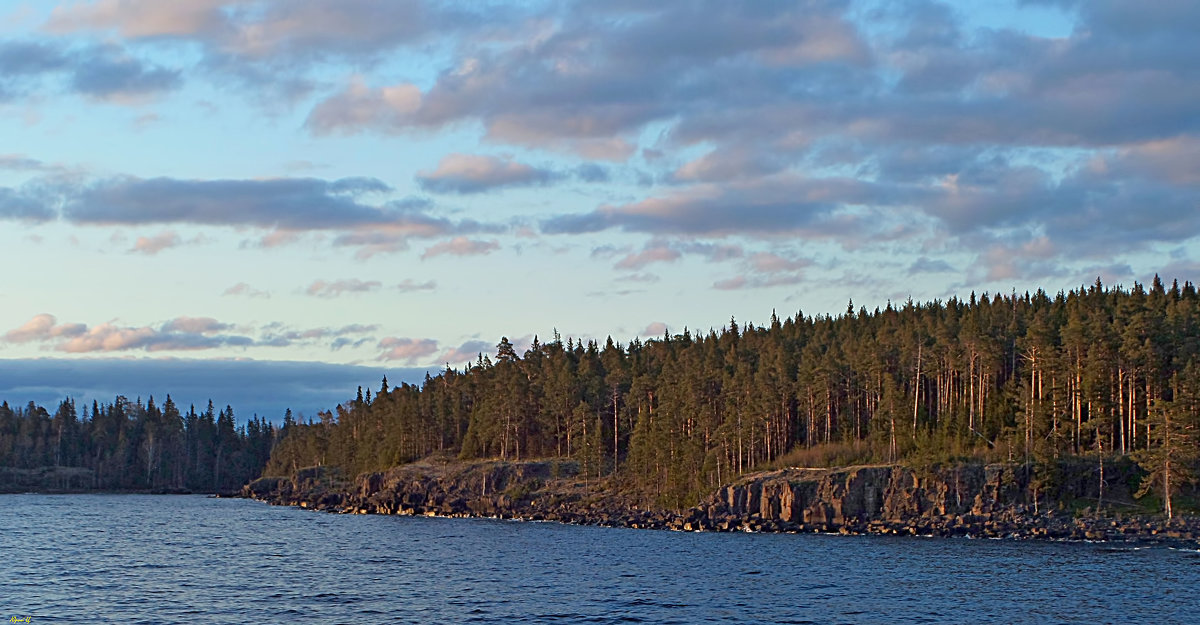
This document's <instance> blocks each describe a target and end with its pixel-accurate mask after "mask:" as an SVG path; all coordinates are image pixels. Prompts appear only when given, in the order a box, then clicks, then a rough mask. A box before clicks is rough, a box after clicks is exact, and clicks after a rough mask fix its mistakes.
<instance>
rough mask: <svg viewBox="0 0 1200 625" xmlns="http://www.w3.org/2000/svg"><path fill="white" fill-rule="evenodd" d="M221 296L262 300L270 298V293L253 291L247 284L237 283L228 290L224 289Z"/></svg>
mask: <svg viewBox="0 0 1200 625" xmlns="http://www.w3.org/2000/svg"><path fill="white" fill-rule="evenodd" d="M221 295H223V296H231V295H233V296H243V297H250V298H259V297H261V298H264V299H269V298H270V297H271V293H270V292H269V291H262V290H258V289H255V288H253V287H251V286H250V285H249V284H246V283H245V282H239V283H237V284H235V285H233V286H231V287H229V288H228V289H225V292H224V293H221Z"/></svg>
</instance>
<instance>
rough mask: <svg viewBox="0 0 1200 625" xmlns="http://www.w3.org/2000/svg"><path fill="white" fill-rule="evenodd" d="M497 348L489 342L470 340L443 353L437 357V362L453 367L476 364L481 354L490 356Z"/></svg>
mask: <svg viewBox="0 0 1200 625" xmlns="http://www.w3.org/2000/svg"><path fill="white" fill-rule="evenodd" d="M495 348H496V346H495V345H494V344H492V343H489V342H487V341H480V340H475V339H473V340H469V341H465V342H464V343H463V344H461V345H459V346H458V347H451V348H448V349H446V350H445V351H443V352H442V353H441V354H440V355H438V357H437V362H441V363H445V364H447V365H450V366H451V367H458V366H461V365H464V364H466V365H470V364H474V363H475V361H476V360H478V358H479V355H480V354H489V353H491V352H492V350H494V349H495Z"/></svg>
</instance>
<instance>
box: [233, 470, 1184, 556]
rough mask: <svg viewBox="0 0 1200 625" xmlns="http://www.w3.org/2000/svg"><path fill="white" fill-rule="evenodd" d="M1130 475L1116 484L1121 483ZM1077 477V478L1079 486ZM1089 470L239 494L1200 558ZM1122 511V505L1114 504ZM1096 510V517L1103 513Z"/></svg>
mask: <svg viewBox="0 0 1200 625" xmlns="http://www.w3.org/2000/svg"><path fill="white" fill-rule="evenodd" d="M1119 470H1120V469H1119V468H1118V469H1114V470H1110V475H1113V476H1114V477H1116V478H1120V477H1121V475H1120V473H1119ZM1076 473H1077V474H1078V475H1076ZM1087 477H1088V471H1087V470H1086V468H1078V467H1065V468H1060V473H1059V476H1058V479H1057V480H1056V483H1057V486H1055V487H1054V488H1052V489H1051V488H1047V489H1046V490H1045V491H1044V492H1038V497H1037V498H1036V499H1035V498H1033V497H1031V496H1030V493H1032V492H1036V491H1035V490H1034V489H1032V488H1030V484H1031V482H1030V480H1031V475H1030V472H1029V471H1027V470H1026V469H1025V468H1024V467H1022V466H1021V465H1015V464H991V465H982V464H960V465H953V466H948V467H942V468H935V469H926V470H915V469H911V468H908V467H902V466H864V467H848V468H842V469H803V468H790V469H782V470H778V471H771V472H764V473H756V474H751V475H747V476H744V477H743V478H742V479H740V480H738V481H737V482H735V483H733V484H729V485H727V486H725V487H723V488H721V489H719V490H718V491H717V492H715V493H714V494H712V495H711V496H710V497H708V498H707V499H706V500H705V501H703V502H702V503H701V504H700V505H698V506H696V507H693V508H690V509H688V510H685V511H683V512H674V511H669V510H654V509H646V508H644V507H639V506H638V505H637V504H636V503H634V501H633V500H632V499H629V498H627V497H624V496H622V495H621V494H619V491H617V492H615V493H614V492H613V491H614V490H616V489H611V488H604V487H603V486H604V485H602V484H601V485H598V484H597V483H596V482H595V481H594V480H593V481H590V482H589V481H587V480H583V479H581V478H580V476H579V474H578V467H577V465H575V464H574V463H572V462H569V461H562V460H547V461H532V462H476V463H458V462H449V461H443V462H436V461H425V462H419V463H414V464H410V465H405V466H401V467H396V468H393V469H390V470H388V471H385V472H381V473H367V474H363V475H360V476H358V477H356V478H354V479H348V478H345V477H344V476H342V475H340V474H339V473H338V472H337V471H336V470H333V469H328V468H323V467H313V468H308V469H302V470H300V471H298V472H297V473H296V474H295V475H293V476H291V477H290V478H283V477H267V478H261V479H259V480H256V481H254V482H251V483H250V484H248V485H247V486H246V487H245V488H244V489H243V490H242V493H241V495H242V496H244V497H249V498H253V499H257V500H261V501H265V502H268V503H271V504H273V505H288V506H296V507H300V508H306V509H313V510H323V511H328V512H337V513H343V514H395V515H421V516H443V517H492V518H510V519H524V520H534V521H557V522H562V523H571V524H580V525H600V526H607V527H628V528H639V529H668V530H680V531H725V532H729V531H747V532H793V533H799V532H807V533H813V532H816V533H836V534H886V535H920V536H967V537H977V538H1015V539H1028V538H1032V539H1059V540H1125V541H1131V540H1132V541H1153V542H1169V543H1187V544H1189V546H1195V545H1200V519H1196V518H1186V519H1180V518H1176V519H1175V520H1174V521H1173V522H1172V523H1171V524H1169V525H1168V524H1167V523H1166V521H1165V519H1162V518H1155V517H1153V516H1147V515H1143V514H1129V513H1122V512H1120V511H1119V508H1118V507H1117V506H1114V504H1116V503H1117V502H1119V501H1120V500H1121V498H1122V497H1124V498H1125V499H1128V492H1127V491H1128V489H1127V488H1124V487H1121V486H1120V485H1119V483H1120V480H1119V479H1116V480H1114V483H1118V486H1117V487H1114V488H1111V490H1110V491H1109V492H1107V493H1106V501H1108V502H1110V503H1108V504H1106V507H1105V508H1104V512H1105V514H1095V513H1094V508H1093V507H1084V508H1082V509H1079V510H1072V509H1071V508H1069V507H1067V505H1066V503H1067V502H1073V503H1076V504H1077V503H1078V502H1087V501H1093V502H1096V501H1097V500H1098V494H1099V493H1098V492H1091V488H1093V487H1095V488H1096V489H1097V490H1098V484H1097V485H1092V484H1090V481H1089V480H1088V479H1084V478H1087ZM1117 505H1120V504H1117ZM1093 506H1094V504H1093Z"/></svg>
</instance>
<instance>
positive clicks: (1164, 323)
mask: <svg viewBox="0 0 1200 625" xmlns="http://www.w3.org/2000/svg"><path fill="white" fill-rule="evenodd" d="M1198 406H1200V296H1198V295H1197V292H1196V288H1195V287H1194V286H1193V285H1192V284H1191V283H1187V284H1185V285H1183V286H1182V287H1181V286H1180V285H1179V284H1178V283H1173V284H1172V285H1171V286H1170V287H1169V288H1167V287H1165V286H1164V284H1163V283H1162V282H1161V281H1159V280H1158V279H1157V278H1156V279H1155V280H1154V282H1153V284H1152V285H1151V286H1150V287H1149V288H1146V287H1143V286H1142V285H1140V284H1135V285H1134V287H1133V288H1132V289H1130V290H1125V289H1120V288H1118V289H1107V288H1105V287H1104V286H1103V285H1102V284H1101V283H1100V281H1099V280H1097V282H1096V283H1095V285H1093V286H1091V287H1085V288H1080V289H1078V290H1073V291H1071V292H1069V293H1063V292H1060V293H1058V294H1057V295H1053V296H1052V295H1049V294H1047V293H1045V292H1042V291H1040V290H1039V291H1038V292H1036V293H1034V294H1029V293H1025V294H1017V293H1015V292H1014V293H1012V294H1011V295H1000V294H995V295H988V294H984V295H983V296H982V297H977V296H976V295H975V294H974V293H972V294H971V295H970V297H969V298H968V299H965V300H963V299H957V298H953V299H950V300H949V301H946V302H940V301H935V302H932V303H925V304H919V303H914V302H912V301H908V302H906V303H903V304H902V305H900V306H898V307H895V306H892V305H891V304H890V303H889V304H888V306H887V307H886V308H885V309H883V310H880V309H878V308H876V309H875V310H874V311H873V312H871V311H867V310H866V309H865V308H860V309H858V310H855V309H854V306H853V304H851V305H850V306H848V307H847V310H846V312H845V313H844V314H842V315H838V316H836V317H835V316H829V315H825V316H816V317H811V316H806V315H804V314H803V313H797V314H796V315H795V316H793V317H790V318H788V319H785V320H780V319H778V318H777V317H776V316H775V315H774V314H772V315H771V319H770V321H769V323H768V324H767V325H765V326H757V325H754V324H743V325H739V324H738V323H737V322H736V321H734V320H732V319H731V320H730V322H729V325H728V327H725V328H722V329H721V330H720V331H711V330H710V331H709V332H708V333H707V334H695V335H694V334H692V333H690V332H689V331H687V330H684V332H682V333H680V334H675V335H666V336H663V337H662V338H660V339H653V340H648V341H644V342H643V341H639V340H636V339H635V340H634V341H632V342H630V343H629V344H627V345H620V344H618V343H615V342H613V340H612V339H611V338H610V339H609V340H608V341H606V342H605V343H603V344H598V343H597V342H595V341H588V342H586V343H585V342H582V341H578V342H577V341H574V340H572V339H570V338H568V339H567V340H566V342H563V340H562V339H561V338H560V337H559V336H558V335H557V333H555V336H554V337H553V338H552V340H551V341H549V342H544V343H543V342H539V341H538V340H537V339H536V338H535V340H534V342H533V344H532V346H531V347H530V348H529V349H528V351H526V352H525V353H524V354H523V355H518V354H517V352H516V351H515V349H514V348H513V346H512V344H511V343H510V342H509V341H508V340H507V339H501V340H500V343H499V345H498V346H497V353H496V355H495V358H494V359H493V358H491V357H489V356H483V355H481V356H480V357H479V359H478V361H477V362H476V363H475V364H474V365H473V366H470V367H467V368H466V369H464V370H463V371H456V370H453V369H450V368H447V369H446V370H445V371H444V372H442V373H441V374H439V375H437V376H428V375H427V376H426V378H425V381H424V382H423V383H422V384H420V385H409V384H401V385H400V386H397V387H395V388H389V386H388V384H387V380H386V378H385V379H384V381H383V385H382V387H381V388H380V389H379V390H378V391H377V392H376V393H375V395H374V397H372V393H371V391H370V390H368V391H367V392H366V393H365V395H364V394H363V392H362V390H361V389H360V391H359V396H358V397H357V398H356V399H355V400H353V401H350V402H347V403H346V404H344V405H342V406H339V407H338V408H337V409H336V412H323V413H321V415H320V417H321V418H320V421H319V422H315V423H309V424H300V425H296V426H295V427H292V428H289V430H290V431H289V433H288V435H287V436H286V437H284V438H283V440H282V441H281V442H280V443H279V445H278V446H276V448H275V450H274V453H272V455H271V459H270V462H269V464H268V466H267V473H268V474H286V473H289V472H291V471H293V470H295V469H296V468H299V467H303V466H308V465H318V464H324V465H337V466H340V467H342V468H343V469H345V470H346V471H347V472H349V473H351V474H355V473H359V472H363V471H371V470H381V469H384V468H387V467H390V466H394V465H398V464H402V463H405V462H408V461H411V460H414V459H416V458H420V457H422V456H425V455H427V454H430V453H432V452H437V451H441V452H453V453H458V454H459V455H460V456H461V457H463V458H467V459H471V458H488V457H496V458H505V459H518V458H528V457H537V456H567V457H571V458H574V459H576V460H578V462H579V463H580V465H581V467H582V469H583V472H584V475H585V476H588V475H590V476H599V475H610V474H611V475H614V477H615V478H616V480H617V482H616V483H621V484H625V485H626V488H629V489H631V490H633V491H635V492H638V493H640V494H642V495H643V496H644V497H645V498H646V499H647V500H653V501H655V502H656V503H659V504H663V505H672V506H679V505H685V504H691V503H693V502H695V501H696V500H697V499H698V498H699V497H700V496H702V495H703V494H705V493H707V492H709V491H710V490H711V489H712V488H714V487H715V486H717V485H719V484H721V483H724V482H728V481H730V480H732V479H733V478H735V477H736V476H738V475H739V474H741V473H744V472H746V471H749V470H751V469H753V468H756V467H763V466H769V465H770V464H771V463H776V464H781V463H789V464H801V465H811V464H825V465H828V464H848V463H859V462H908V463H931V462H939V461H946V460H956V459H968V458H973V459H980V460H1014V461H1025V462H1037V461H1041V460H1052V459H1056V458H1061V457H1064V456H1088V457H1091V458H1093V459H1094V460H1095V461H1099V460H1101V459H1103V458H1104V457H1106V456H1108V457H1111V456H1114V455H1115V456H1124V455H1132V456H1133V457H1134V458H1136V459H1138V460H1139V461H1140V462H1141V463H1142V464H1143V466H1145V467H1147V469H1148V470H1149V471H1150V472H1151V476H1152V477H1154V476H1160V474H1161V471H1162V469H1163V468H1164V467H1165V468H1166V472H1167V473H1169V474H1170V476H1171V479H1172V480H1174V481H1173V482H1171V483H1172V484H1176V485H1177V484H1178V482H1179V480H1181V479H1186V478H1187V477H1188V474H1189V473H1190V471H1191V469H1192V468H1193V467H1194V461H1195V456H1196V454H1195V450H1196V443H1195V439H1194V437H1192V434H1191V429H1192V428H1193V427H1194V426H1195V423H1196V421H1197V416H1198ZM1047 479H1052V478H1047Z"/></svg>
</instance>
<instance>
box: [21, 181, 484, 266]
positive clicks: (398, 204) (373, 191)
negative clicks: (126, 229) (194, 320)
mask: <svg viewBox="0 0 1200 625" xmlns="http://www.w3.org/2000/svg"><path fill="white" fill-rule="evenodd" d="M391 193H392V189H391V188H390V187H389V186H388V185H386V184H385V183H383V182H382V181H380V180H378V179H375V178H343V179H338V180H321V179H316V178H267V179H253V180H182V179H175V178H151V179H142V178H137V177H133V176H118V177H111V178H103V179H97V180H91V181H86V180H85V181H80V180H78V179H77V177H68V176H51V177H45V178H35V179H33V180H31V181H29V182H27V183H26V184H24V185H23V186H22V187H21V188H20V189H11V188H6V187H0V219H17V220H24V221H34V222H41V221H50V220H54V219H55V218H56V217H57V218H59V219H62V220H64V221H66V222H68V223H71V224H75V225H104V226H111V225H127V226H134V225H151V224H162V225H199V226H214V227H230V228H259V229H264V230H268V231H269V232H266V233H265V234H263V235H262V237H261V238H260V239H259V241H258V242H257V243H256V244H255V243H249V242H247V243H244V244H243V245H244V246H251V245H257V246H259V247H264V248H270V247H276V246H279V245H286V244H290V243H294V242H295V241H297V240H298V239H299V237H300V234H301V233H304V232H311V231H335V233H336V234H335V236H334V237H333V238H332V243H333V245H334V246H335V247H354V248H358V251H357V255H358V256H360V257H361V258H366V257H370V256H372V255H375V254H380V253H389V252H396V251H401V250H405V249H408V245H409V241H410V240H412V239H423V238H432V237H438V236H445V235H461V234H472V233H478V232H499V231H503V230H504V229H505V227H504V226H501V225H498V224H483V223H480V222H477V221H474V220H471V219H462V220H458V221H452V220H450V219H447V218H444V217H438V216H434V215H432V214H431V213H430V207H431V205H430V202H429V201H428V200H426V199H422V198H412V197H408V198H402V199H398V200H389V201H383V202H378V201H376V202H371V201H369V200H370V199H371V198H372V197H373V196H379V195H385V196H386V195H388V194H391ZM59 207H61V208H59ZM170 244H178V242H177V241H173V240H172V239H171V238H170V237H169V236H168V235H166V234H163V235H159V237H152V238H149V239H147V240H146V241H144V242H142V243H140V244H137V245H135V247H134V250H135V251H140V252H145V253H154V252H157V251H160V250H162V249H165V247H169V246H170Z"/></svg>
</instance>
